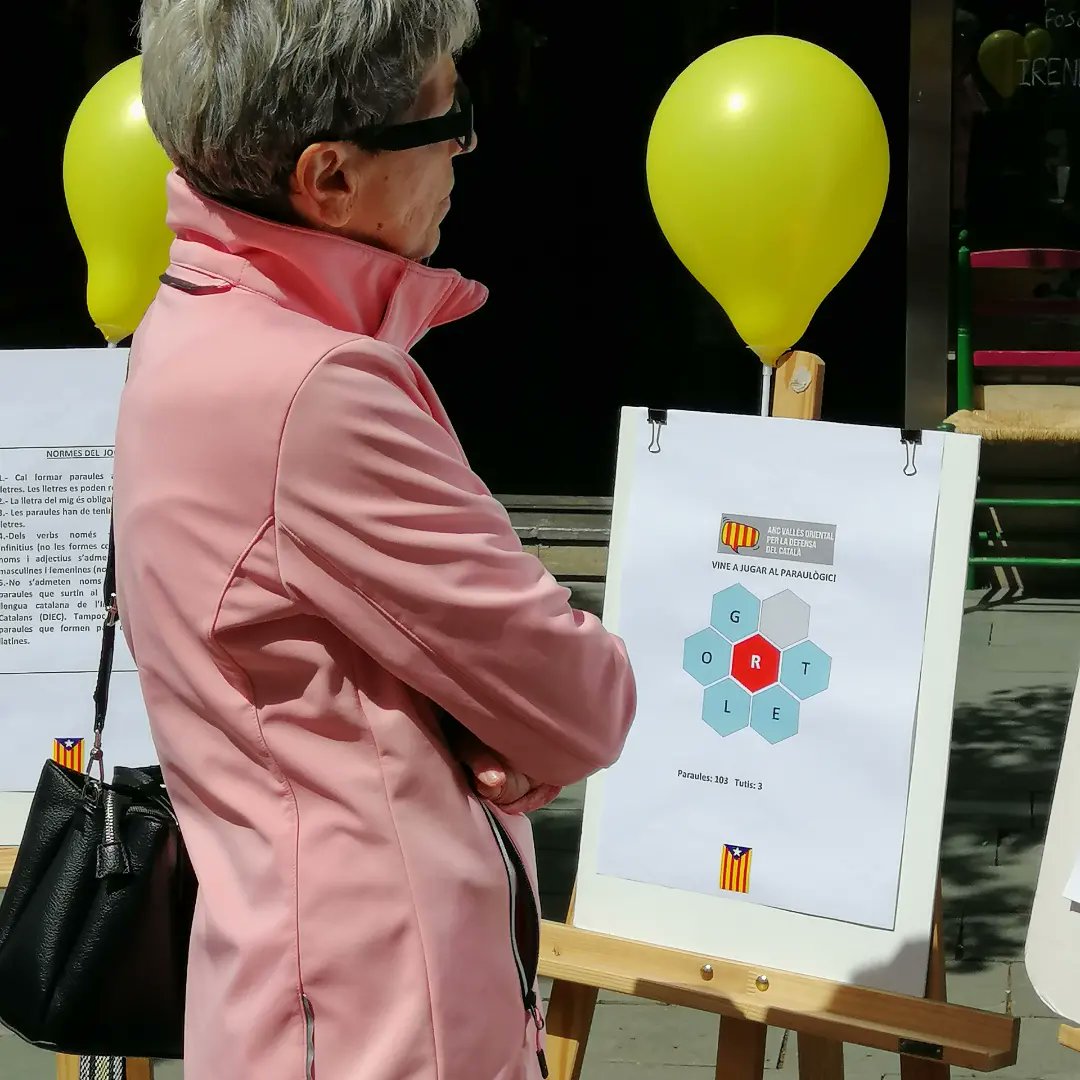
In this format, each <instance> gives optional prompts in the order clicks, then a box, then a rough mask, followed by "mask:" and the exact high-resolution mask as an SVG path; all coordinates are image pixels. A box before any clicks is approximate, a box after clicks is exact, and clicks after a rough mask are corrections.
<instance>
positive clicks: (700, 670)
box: [682, 628, 731, 686]
mask: <svg viewBox="0 0 1080 1080" xmlns="http://www.w3.org/2000/svg"><path fill="white" fill-rule="evenodd" d="M682 666H683V670H684V671H685V672H686V674H687V675H692V676H693V677H694V678H695V679H697V681H698V682H699V683H701V685H702V686H711V685H712V684H713V683H715V682H719V681H720V680H721V679H724V678H727V676H728V675H730V674H731V645H730V644H729V643H728V642H726V641H725V640H724V639H723V638H722V637H721V636H720V635H719V634H718V633H717V632H716V631H715V630H713V629H711V628H710V629H706V630H699V631H698V632H697V633H696V634H691V635H690V637H688V638H687V639H686V643H685V644H684V645H683V661H682Z"/></svg>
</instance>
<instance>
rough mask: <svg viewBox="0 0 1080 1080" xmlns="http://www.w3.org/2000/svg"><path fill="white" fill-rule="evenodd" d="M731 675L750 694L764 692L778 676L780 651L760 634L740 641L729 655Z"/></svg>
mask: <svg viewBox="0 0 1080 1080" xmlns="http://www.w3.org/2000/svg"><path fill="white" fill-rule="evenodd" d="M731 674H732V675H733V676H734V677H735V678H736V679H737V680H738V681H739V682H740V683H742V685H743V686H745V687H746V689H747V690H749V691H750V693H752V694H753V693H756V692H757V691H758V690H764V689H765V687H766V686H772V684H773V683H774V682H776V680H777V679H778V678H779V676H780V650H779V649H778V648H777V647H776V646H775V645H771V644H769V642H767V641H766V640H765V639H764V638H763V637H762V636H761V635H760V634H755V635H754V636H753V637H751V638H747V639H746V640H745V641H740V642H739V644H738V645H736V646H735V648H734V649H733V650H732V653H731Z"/></svg>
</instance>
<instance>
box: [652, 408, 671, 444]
mask: <svg viewBox="0 0 1080 1080" xmlns="http://www.w3.org/2000/svg"><path fill="white" fill-rule="evenodd" d="M666 426H667V409H650V410H649V431H650V433H651V437H650V439H649V453H650V454H659V453H660V431H661V429H662V428H664V427H666Z"/></svg>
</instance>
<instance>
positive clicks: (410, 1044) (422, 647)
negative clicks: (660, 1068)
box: [116, 175, 635, 1080]
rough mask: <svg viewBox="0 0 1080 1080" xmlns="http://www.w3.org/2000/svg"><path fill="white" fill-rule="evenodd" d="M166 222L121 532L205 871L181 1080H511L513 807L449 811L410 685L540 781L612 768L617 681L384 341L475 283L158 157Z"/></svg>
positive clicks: (151, 673)
mask: <svg viewBox="0 0 1080 1080" xmlns="http://www.w3.org/2000/svg"><path fill="white" fill-rule="evenodd" d="M169 224H170V225H171V227H172V228H173V230H174V231H175V232H176V234H177V240H176V242H175V243H174V245H173V249H172V264H171V266H170V268H169V270H168V275H167V277H166V279H165V280H166V282H167V287H163V288H162V289H161V291H160V293H159V295H158V297H157V299H156V300H155V301H154V304H153V305H152V307H151V308H150V311H149V313H148V314H147V316H146V318H145V320H144V321H143V323H142V326H141V327H140V328H139V331H138V333H137V335H136V338H135V342H134V345H133V348H132V353H131V373H130V378H129V381H128V384H127V387H126V389H125V392H124V397H123V403H122V407H121V412H120V422H119V431H118V434H117V451H116V535H117V549H118V559H119V570H120V607H121V613H122V618H123V623H124V627H125V632H126V634H127V636H128V641H129V643H130V645H131V648H132V651H133V653H134V655H135V658H136V661H137V663H138V665H139V670H140V673H141V679H142V688H143V693H144V696H145V700H146V705H147V709H148V711H149V715H150V722H151V726H152V730H153V735H154V739H155V742H156V745H157V748H158V752H159V754H160V759H161V763H162V766H163V768H164V771H165V777H166V781H167V784H168V787H169V790H170V792H171V794H172V797H173V800H174V802H175V805H176V808H177V813H178V815H179V817H180V822H181V825H182V828H183V831H184V835H185V837H186V839H187V843H188V846H189V848H190V850H191V855H192V858H193V861H194V864H195V868H196V871H197V873H198V876H199V880H200V899H199V905H198V910H197V913H196V921H195V927H194V932H193V938H192V948H191V962H190V976H189V997H188V1027H187V1040H186V1055H185V1057H186V1065H185V1072H184V1076H185V1080H226V1078H227V1080H249V1078H250V1080H256V1078H258V1080H304V1078H305V1077H313V1076H316V1075H317V1076H318V1080H533V1078H534V1077H536V1076H538V1075H539V1064H538V1055H537V1047H538V1046H539V1044H540V1036H539V1034H538V1031H537V1028H538V1026H539V1013H535V1015H530V1013H532V1012H533V1011H534V1010H533V1005H534V1002H533V998H532V995H533V993H534V984H535V968H536V947H537V946H536V933H537V929H538V924H537V915H536V891H535V858H534V854H533V849H532V836H531V830H530V825H529V822H528V820H527V819H526V818H524V817H510V816H508V815H505V814H503V813H501V812H500V813H497V814H496V813H492V812H491V810H490V808H489V807H488V806H487V805H486V804H482V803H481V802H480V801H479V800H478V799H477V798H476V797H475V795H474V794H473V793H472V791H471V789H470V786H469V782H468V778H467V776H466V775H465V773H464V771H463V769H462V767H461V766H460V765H459V764H458V763H457V762H456V761H455V760H454V759H453V757H452V756H451V754H450V753H449V751H448V749H447V746H446V743H445V740H444V738H443V736H442V729H441V728H440V724H439V720H438V716H437V710H436V709H435V707H434V706H433V704H432V703H433V702H434V703H436V704H437V705H438V706H440V707H442V708H444V709H445V710H446V711H447V712H448V713H449V714H450V715H451V716H453V717H455V718H456V719H457V720H458V721H460V722H461V723H462V724H464V725H465V726H466V727H468V728H469V729H471V730H472V731H473V732H474V733H475V734H476V735H477V736H479V737H480V739H482V740H483V741H484V742H485V743H486V744H487V745H488V746H490V747H491V748H493V749H494V750H495V751H497V752H498V753H499V754H501V755H502V756H503V757H504V758H505V759H506V760H507V762H509V763H510V764H511V765H512V766H513V767H515V768H517V769H518V770H520V771H522V772H524V773H526V774H528V775H529V776H531V777H533V778H534V779H536V780H537V781H542V782H547V783H551V784H555V785H564V784H569V783H573V782H575V781H578V780H580V779H582V778H583V777H585V776H587V775H588V774H590V773H592V772H594V771H595V770H597V769H600V768H602V767H604V766H606V765H608V764H610V763H611V762H612V761H613V760H615V758H616V757H617V756H618V754H619V752H620V750H621V748H622V745H623V740H624V738H625V736H626V732H627V729H628V727H629V724H630V721H631V718H632V714H633V711H634V703H635V694H634V683H633V677H632V674H631V671H630V667H629V664H628V662H627V658H626V654H625V651H624V649H623V646H622V644H621V643H620V642H619V641H618V640H617V639H616V638H615V637H613V636H611V635H610V634H608V633H606V632H605V631H604V629H603V628H602V627H601V625H600V624H599V622H598V621H597V620H596V619H594V618H593V617H592V616H590V615H586V614H582V613H580V612H577V611H574V610H572V609H571V608H570V606H569V604H568V602H567V601H568V593H567V591H566V590H565V589H563V588H562V587H560V586H559V585H558V584H557V583H556V582H555V581H554V580H553V579H552V577H551V576H550V575H549V574H548V573H547V572H546V571H545V570H544V568H543V567H542V566H541V565H540V563H539V562H538V561H537V560H536V559H534V558H533V557H532V556H530V555H528V554H526V553H524V552H523V551H522V548H521V545H520V543H519V541H518V538H517V536H516V535H515V533H514V530H513V528H512V527H511V524H510V521H509V519H508V517H507V514H506V512H505V511H504V510H503V508H502V507H501V506H500V504H499V503H498V502H497V501H496V500H495V499H494V498H492V496H491V495H490V493H489V492H488V491H487V490H486V488H485V487H484V485H483V483H482V482H481V481H480V480H479V479H478V478H477V477H476V475H475V474H474V473H473V472H472V471H471V470H470V468H469V466H468V464H467V462H466V460H465V456H464V454H463V452H462V449H461V446H460V444H459V443H458V440H457V438H456V437H455V435H454V432H453V429H452V428H451V426H450V421H449V420H448V419H447V417H446V414H445V412H444V411H443V408H442V406H441V405H440V403H439V400H438V398H437V397H436V395H435V392H434V390H433V388H432V386H431V384H430V383H429V381H428V380H427V378H426V377H425V375H424V373H423V372H422V371H421V370H420V368H419V367H418V366H417V364H416V363H415V362H414V361H413V360H412V359H411V358H410V356H409V352H408V350H409V349H410V347H411V346H412V345H413V344H414V343H415V342H416V341H417V340H418V339H419V338H420V336H421V335H422V334H424V333H425V332H426V331H427V330H428V329H429V328H431V327H434V326H438V325H440V324H442V323H446V322H449V321H450V320H452V319H458V318H461V317H462V316H464V315H468V314H469V313H470V312H473V311H475V310H476V309H477V308H478V307H480V305H481V304H482V303H483V301H484V299H485V298H486V292H485V290H484V289H483V287H482V286H480V285H477V284H475V283H474V282H470V281H466V280H464V279H463V278H461V277H460V276H459V275H458V274H457V273H455V272H452V271H449V270H433V269H428V268H426V267H424V266H422V265H419V264H417V263H412V262H408V261H406V260H403V259H400V258H398V257H396V256H394V255H390V254H387V253H385V252H382V251H378V250H375V249H373V248H369V247H366V246H364V245H362V244H358V243H354V242H352V241H349V240H345V239H342V238H339V237H336V236H333V235H329V234H324V233H317V232H314V231H310V230H306V229H299V228H292V227H288V226H283V225H277V224H273V223H270V222H268V221H264V220H262V219H259V218H256V217H252V216H249V215H246V214H243V213H240V212H237V211H235V210H232V209H228V208H226V207H223V206H220V205H218V204H216V203H213V202H210V201H208V200H206V199H203V198H202V197H200V196H199V195H198V194H196V193H195V192H194V191H193V190H192V189H191V188H189V187H188V186H187V185H186V184H185V183H184V181H182V180H181V179H180V178H179V177H177V176H175V175H174V176H172V177H170V180H169ZM462 377H464V378H469V379H483V378H484V375H483V373H482V372H480V371H476V370H472V371H468V372H464V373H463V376H462ZM507 452H508V453H512V452H513V448H512V447H508V448H507ZM519 860H520V862H522V863H523V864H524V868H522V866H520V865H518V863H519ZM512 908H516V909H515V910H514V911H513V918H512V917H511V916H512ZM512 924H513V925H512Z"/></svg>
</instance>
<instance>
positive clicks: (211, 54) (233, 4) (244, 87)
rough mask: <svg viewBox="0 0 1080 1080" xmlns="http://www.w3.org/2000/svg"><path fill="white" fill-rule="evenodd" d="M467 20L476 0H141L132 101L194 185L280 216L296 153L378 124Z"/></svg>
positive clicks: (467, 34) (473, 18) (412, 90)
mask: <svg viewBox="0 0 1080 1080" xmlns="http://www.w3.org/2000/svg"><path fill="white" fill-rule="evenodd" d="M477 23H478V14H477V0H142V14H141V18H140V43H141V46H142V53H143V61H142V97H143V106H144V108H145V109H146V116H147V119H148V120H149V122H150V126H151V128H152V129H153V131H154V134H155V135H156V136H157V138H158V141H159V142H160V143H161V145H162V146H163V147H164V148H165V152H166V153H167V154H168V155H169V157H170V158H171V159H172V162H173V164H174V165H176V166H177V168H178V169H179V170H180V172H181V173H182V174H183V175H184V176H185V177H186V178H187V179H188V180H189V181H190V182H191V183H192V184H193V185H194V186H195V187H196V188H198V189H199V190H201V191H202V192H203V193H205V194H207V195H209V196H211V197H213V198H218V199H222V200H224V201H226V202H232V203H236V204H239V205H248V206H259V205H263V204H265V205H266V206H267V207H268V208H269V207H271V206H276V207H277V208H279V209H280V208H282V206H283V204H287V192H288V182H289V175H290V173H291V171H292V169H293V167H294V166H295V164H296V159H297V157H298V156H299V154H300V153H301V152H302V151H303V149H304V148H305V147H306V146H307V145H309V144H310V143H311V142H313V141H314V140H315V139H317V138H335V137H336V138H342V139H344V138H347V137H348V136H349V134H350V133H351V132H353V131H355V130H356V129H357V128H360V127H364V126H367V125H371V124H382V123H386V122H387V121H390V120H392V119H393V118H394V117H395V116H396V115H398V114H400V113H401V112H402V111H403V110H405V109H406V108H408V106H409V105H410V104H411V103H412V102H413V101H414V99H415V98H416V94H417V91H418V89H419V86H420V83H421V81H422V80H423V77H424V74H425V72H426V71H427V70H428V69H429V68H430V66H431V65H432V64H433V63H434V62H435V61H436V60H437V59H438V57H439V56H441V55H443V54H444V53H457V52H458V51H460V50H461V49H462V48H463V47H464V46H465V45H466V44H467V43H468V42H469V41H470V40H471V38H472V37H473V35H474V34H475V33H476V30H477Z"/></svg>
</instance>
